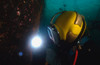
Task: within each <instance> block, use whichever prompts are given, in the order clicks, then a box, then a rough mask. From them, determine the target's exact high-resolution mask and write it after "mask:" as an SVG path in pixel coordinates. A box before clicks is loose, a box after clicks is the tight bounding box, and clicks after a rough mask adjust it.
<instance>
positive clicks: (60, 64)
mask: <svg viewBox="0 0 100 65" xmlns="http://www.w3.org/2000/svg"><path fill="white" fill-rule="evenodd" d="M53 22H54V23H53ZM47 31H48V36H49V38H50V40H51V43H50V45H51V46H50V47H49V48H48V49H47V52H46V64H45V65H78V64H79V65H84V63H85V60H88V56H91V54H90V53H91V51H92V49H91V48H94V47H91V48H88V47H86V42H87V41H88V38H89V34H88V30H87V25H86V21H85V18H84V16H82V15H80V14H79V13H77V12H74V11H63V12H59V13H57V14H56V15H54V16H53V18H52V19H51V22H50V25H49V26H48V28H47ZM84 39H85V40H84ZM83 41H84V42H83ZM89 44H90V43H89ZM91 45H92V43H91ZM92 46H93V45H92ZM84 50H85V51H84ZM93 53H94V52H93ZM86 54H87V56H86ZM88 54H90V55H88ZM80 57H81V59H82V57H83V58H85V57H87V58H85V59H83V60H82V62H81V61H80V59H79V58H80ZM94 57H95V56H94ZM89 59H90V58H89ZM87 62H89V61H87ZM90 62H92V61H90ZM87 64H88V63H87ZM89 65H90V64H89Z"/></svg>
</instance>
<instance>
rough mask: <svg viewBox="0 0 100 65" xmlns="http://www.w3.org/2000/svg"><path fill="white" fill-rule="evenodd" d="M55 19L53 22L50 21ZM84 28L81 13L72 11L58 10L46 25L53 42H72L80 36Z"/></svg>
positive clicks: (84, 23)
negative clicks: (49, 23)
mask: <svg viewBox="0 0 100 65" xmlns="http://www.w3.org/2000/svg"><path fill="white" fill-rule="evenodd" d="M57 15H59V16H57ZM55 18H56V20H55V23H52V22H53V21H54V19H55ZM85 30H86V22H85V19H84V17H83V16H82V15H80V14H78V13H77V12H74V11H64V12H59V13H57V14H56V15H54V17H53V18H52V19H51V25H50V26H48V34H49V37H50V39H51V40H52V41H53V42H54V43H55V44H57V43H59V41H60V40H63V41H67V42H68V43H72V42H74V41H76V40H79V39H81V38H82V36H83V34H84V32H85Z"/></svg>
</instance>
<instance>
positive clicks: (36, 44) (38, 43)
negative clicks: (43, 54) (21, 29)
mask: <svg viewBox="0 0 100 65" xmlns="http://www.w3.org/2000/svg"><path fill="white" fill-rule="evenodd" d="M31 43H32V47H34V48H38V47H40V46H41V44H42V40H41V38H40V37H39V36H36V37H34V38H33V39H32V42H31Z"/></svg>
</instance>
